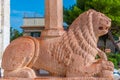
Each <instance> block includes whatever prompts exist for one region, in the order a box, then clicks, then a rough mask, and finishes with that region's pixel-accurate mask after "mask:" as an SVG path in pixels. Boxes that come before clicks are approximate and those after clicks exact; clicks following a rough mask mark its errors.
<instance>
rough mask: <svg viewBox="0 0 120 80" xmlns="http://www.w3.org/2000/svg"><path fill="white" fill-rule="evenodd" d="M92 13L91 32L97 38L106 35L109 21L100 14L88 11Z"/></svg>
mask: <svg viewBox="0 0 120 80" xmlns="http://www.w3.org/2000/svg"><path fill="white" fill-rule="evenodd" d="M90 11H91V13H92V23H93V30H94V33H95V34H96V36H97V37H99V36H102V35H105V34H106V33H108V31H109V28H110V26H111V19H110V18H108V17H107V16H105V15H104V14H102V13H100V12H96V11H94V10H90Z"/></svg>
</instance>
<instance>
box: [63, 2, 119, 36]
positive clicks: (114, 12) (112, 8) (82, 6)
mask: <svg viewBox="0 0 120 80" xmlns="http://www.w3.org/2000/svg"><path fill="white" fill-rule="evenodd" d="M88 9H94V10H96V11H99V12H102V13H104V14H105V15H107V16H108V17H110V18H111V19H112V33H113V34H114V35H116V36H119V35H120V31H119V30H120V0H77V1H76V4H75V5H73V6H72V7H70V8H69V9H64V21H65V22H66V23H67V24H68V25H70V24H71V23H72V22H73V21H74V19H75V18H76V17H78V15H80V14H81V13H82V12H84V11H86V10H88Z"/></svg>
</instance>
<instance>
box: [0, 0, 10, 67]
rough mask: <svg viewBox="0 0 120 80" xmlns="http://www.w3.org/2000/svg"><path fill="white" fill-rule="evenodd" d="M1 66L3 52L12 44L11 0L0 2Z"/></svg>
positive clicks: (0, 0)
mask: <svg viewBox="0 0 120 80" xmlns="http://www.w3.org/2000/svg"><path fill="white" fill-rule="evenodd" d="M0 8H1V9H0V14H1V15H0V66H1V59H2V54H3V51H4V50H5V48H6V46H7V45H8V44H9V42H10V0H0Z"/></svg>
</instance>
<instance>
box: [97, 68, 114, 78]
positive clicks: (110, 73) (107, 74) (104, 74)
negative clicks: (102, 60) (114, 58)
mask: <svg viewBox="0 0 120 80" xmlns="http://www.w3.org/2000/svg"><path fill="white" fill-rule="evenodd" d="M97 77H104V78H114V76H113V71H110V70H103V71H101V72H100V73H98V75H97Z"/></svg>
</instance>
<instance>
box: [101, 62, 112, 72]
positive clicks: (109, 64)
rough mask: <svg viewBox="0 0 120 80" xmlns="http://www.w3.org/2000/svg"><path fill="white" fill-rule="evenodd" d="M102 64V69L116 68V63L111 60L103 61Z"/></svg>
mask: <svg viewBox="0 0 120 80" xmlns="http://www.w3.org/2000/svg"><path fill="white" fill-rule="evenodd" d="M101 66H102V69H104V70H110V71H113V70H114V65H113V63H112V62H110V61H104V60H103V61H102V62H101Z"/></svg>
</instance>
